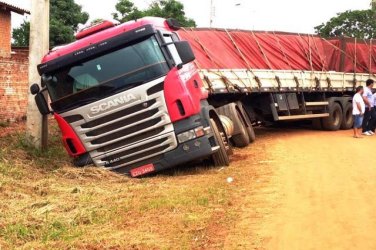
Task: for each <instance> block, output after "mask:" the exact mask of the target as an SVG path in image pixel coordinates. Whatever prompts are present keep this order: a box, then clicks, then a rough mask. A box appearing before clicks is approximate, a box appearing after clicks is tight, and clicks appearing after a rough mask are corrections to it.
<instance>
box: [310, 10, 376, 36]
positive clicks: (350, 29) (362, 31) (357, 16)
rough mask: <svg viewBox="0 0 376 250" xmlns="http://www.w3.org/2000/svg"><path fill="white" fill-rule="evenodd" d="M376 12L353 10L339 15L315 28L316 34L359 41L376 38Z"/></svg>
mask: <svg viewBox="0 0 376 250" xmlns="http://www.w3.org/2000/svg"><path fill="white" fill-rule="evenodd" d="M375 14H376V10H375V9H369V10H354V11H346V12H343V13H339V14H338V15H337V16H336V17H333V18H332V19H330V20H329V21H328V22H327V23H323V24H321V25H319V26H317V27H315V31H316V33H318V34H319V35H320V36H323V37H333V36H348V37H354V38H360V39H371V38H375V37H376V18H375Z"/></svg>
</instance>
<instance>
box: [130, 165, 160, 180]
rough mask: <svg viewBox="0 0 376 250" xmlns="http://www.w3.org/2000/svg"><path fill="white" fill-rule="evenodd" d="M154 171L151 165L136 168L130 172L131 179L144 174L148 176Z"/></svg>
mask: <svg viewBox="0 0 376 250" xmlns="http://www.w3.org/2000/svg"><path fill="white" fill-rule="evenodd" d="M154 171H155V167H154V165H153V164H148V165H145V166H142V167H138V168H135V169H132V170H131V176H132V177H138V176H141V175H144V174H148V173H151V172H154Z"/></svg>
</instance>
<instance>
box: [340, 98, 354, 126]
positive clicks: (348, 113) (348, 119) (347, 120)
mask: <svg viewBox="0 0 376 250" xmlns="http://www.w3.org/2000/svg"><path fill="white" fill-rule="evenodd" d="M352 110H353V105H352V103H350V102H348V103H346V105H345V107H344V108H343V118H342V123H341V129H343V130H348V129H351V128H352V127H353V124H354V117H353V115H352Z"/></svg>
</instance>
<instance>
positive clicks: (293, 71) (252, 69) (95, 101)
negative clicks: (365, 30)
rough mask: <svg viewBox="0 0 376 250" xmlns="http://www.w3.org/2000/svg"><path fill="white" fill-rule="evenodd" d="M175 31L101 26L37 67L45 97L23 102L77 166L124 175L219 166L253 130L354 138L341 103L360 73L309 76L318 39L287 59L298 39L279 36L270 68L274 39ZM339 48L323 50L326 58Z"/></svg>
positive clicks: (152, 22)
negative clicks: (311, 127) (263, 127)
mask: <svg viewBox="0 0 376 250" xmlns="http://www.w3.org/2000/svg"><path fill="white" fill-rule="evenodd" d="M179 29H180V27H179V25H178V23H177V22H176V21H174V20H173V19H168V20H165V19H162V18H142V19H139V20H136V21H132V22H127V23H124V24H121V25H114V24H113V23H111V22H108V21H105V22H102V23H100V24H97V25H95V26H92V27H89V28H87V29H85V30H83V31H81V32H80V33H78V34H77V36H76V38H77V41H75V42H73V43H71V44H68V45H64V46H61V47H57V48H55V49H53V50H51V51H50V52H49V53H48V54H47V55H46V56H45V57H44V58H43V61H42V63H41V64H40V65H39V66H38V71H39V73H40V75H41V79H42V80H41V85H42V86H43V88H42V89H40V87H39V85H38V84H34V85H33V86H32V87H31V92H32V93H33V94H35V100H36V103H37V106H38V108H39V110H40V112H41V113H42V114H43V115H47V114H53V115H54V117H55V119H56V121H57V123H58V125H59V127H60V129H61V132H62V139H63V143H64V146H65V148H66V150H67V152H68V153H69V155H70V156H72V157H73V158H74V164H75V165H76V166H85V165H88V164H95V165H96V166H100V167H105V168H107V169H110V170H116V171H119V172H121V173H126V174H130V175H131V176H132V177H137V176H142V175H145V174H149V173H152V172H156V171H160V170H163V169H166V168H170V167H174V166H177V165H181V164H183V163H187V162H192V161H196V160H202V159H211V160H212V161H213V163H214V164H215V165H216V166H224V165H229V154H231V146H232V145H233V146H238V147H245V146H247V145H248V144H249V143H250V142H252V141H253V140H254V139H255V134H254V131H253V127H252V124H254V123H255V122H259V121H269V122H278V121H283V120H299V119H312V120H313V123H314V124H315V126H317V127H321V128H324V129H329V130H337V129H340V128H342V129H349V128H351V125H352V116H351V98H350V94H352V92H353V90H354V87H356V85H358V84H362V83H363V82H364V81H365V80H366V79H367V78H368V77H369V73H362V72H364V69H363V68H361V69H360V71H362V72H354V73H346V72H341V73H338V72H334V71H330V70H329V69H325V68H324V67H323V68H321V69H320V70H317V69H316V68H320V67H321V66H322V65H320V63H317V61H318V60H319V59H318V57H317V55H318V54H320V53H319V49H317V51H311V52H310V54H309V53H305V52H302V51H306V50H305V49H306V48H312V47H313V44H314V43H319V42H320V41H321V45H322V44H323V43H324V42H323V41H322V40H318V39H319V38H317V37H313V36H312V41H313V42H314V43H313V42H312V43H311V44H308V45H307V44H306V45H304V46H305V47H304V46H303V45H302V46H303V49H300V52H295V54H296V55H297V56H296V57H295V58H288V54H289V51H287V48H289V49H291V46H289V45H288V44H285V45H284V47H285V48H286V49H285V50H286V51H284V50H283V49H282V48H281V47H283V46H282V44H284V43H288V42H291V41H293V40H294V39H292V38H294V37H295V39H296V35H295V36H292V37H290V38H289V37H287V38H286V36H289V35H291V34H282V33H281V34H279V36H281V37H280V38H278V39H280V40H279V41H278V44H280V45H281V47H279V46H274V50H275V51H276V48H277V47H278V50H280V55H278V56H276V55H274V57H275V58H274V59H273V61H278V60H279V61H280V62H283V63H279V64H277V65H272V62H271V60H269V59H268V58H270V57H271V56H270V55H268V53H273V52H272V51H273V48H265V46H267V45H269V46H270V44H273V42H271V41H268V40H267V39H266V38H265V36H269V35H272V36H278V34H269V33H254V32H251V33H250V32H248V31H227V30H205V29H201V30H200V29H196V30H193V29H192V30H185V29H184V30H179ZM258 36H260V37H259V38H257V37H258ZM309 37H310V36H308V40H309ZM182 38H184V40H181V39H182ZM301 38H302V39H303V40H304V39H305V40H307V36H302V37H301ZM239 39H240V40H239ZM283 39H285V40H283ZM187 40H188V41H189V42H188V41H187ZM336 42H337V40H335V41H334V40H333V41H327V43H328V44H327V45H328V47H326V50H327V51H326V52H328V51H330V47H332V49H333V48H335V47H338V44H336ZM325 43H326V42H325ZM274 44H276V41H274ZM301 44H303V43H301ZM304 44H305V43H304ZM247 46H249V47H248V48H247ZM316 46H317V45H316ZM192 47H193V49H192ZM321 47H325V46H321ZM252 49H253V51H252ZM321 49H322V50H323V51H324V52H325V48H321ZM342 49H343V48H342ZM306 52H307V51H306ZM336 53H337V54H336ZM331 54H332V57H333V58H337V57H340V58H341V56H342V54H347V53H346V52H343V53H338V51H337V50H336V49H333V50H331ZM282 55H284V56H282ZM253 56H254V58H252V57H253ZM299 56H300V59H299ZM315 56H316V58H315ZM196 57H197V60H195V58H196ZM278 57H280V58H278ZM309 57H310V58H309ZM304 58H305V59H304ZM307 58H308V60H306V59H307ZM256 59H257V60H258V61H259V63H258V64H257V63H256V65H252V63H253V62H254V61H255V60H256ZM345 59H346V58H345ZM257 60H256V61H257ZM289 60H290V61H291V62H288V61H289ZM305 60H306V61H305ZM315 60H316V61H315ZM333 60H334V59H333ZM333 60H332V61H333ZM342 60H343V58H342ZM303 61H304V62H303ZM343 61H345V60H343ZM348 61H349V60H348ZM350 62H351V60H350ZM263 63H264V64H265V65H262V64H263ZM343 63H344V62H342V64H343ZM283 64H286V65H283ZM288 64H290V65H289V66H287V65H288ZM294 64H298V66H296V65H294ZM332 64H333V65H332V67H337V66H338V64H336V63H335V62H334V63H332ZM355 64H356V61H355ZM260 65H261V66H260ZM326 66H327V67H329V66H328V65H326ZM326 66H325V67H326ZM278 67H280V68H278ZM371 67H372V65H371ZM306 68H307V69H306ZM338 71H339V69H338ZM44 91H48V94H49V97H50V100H51V103H50V105H48V104H47V101H46V99H45V97H44V94H43V92H44Z"/></svg>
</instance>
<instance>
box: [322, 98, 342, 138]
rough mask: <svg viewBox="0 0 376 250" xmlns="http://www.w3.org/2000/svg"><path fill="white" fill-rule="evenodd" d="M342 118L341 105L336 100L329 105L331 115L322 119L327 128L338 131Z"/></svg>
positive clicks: (324, 126)
mask: <svg viewBox="0 0 376 250" xmlns="http://www.w3.org/2000/svg"><path fill="white" fill-rule="evenodd" d="M342 118H343V116H342V109H341V106H340V105H339V104H338V103H336V102H334V103H332V104H331V105H330V106H329V117H326V118H323V119H322V126H323V128H324V129H325V130H329V131H337V130H339V129H340V128H341V124H342Z"/></svg>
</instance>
